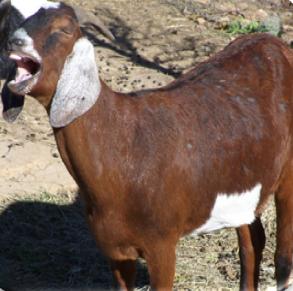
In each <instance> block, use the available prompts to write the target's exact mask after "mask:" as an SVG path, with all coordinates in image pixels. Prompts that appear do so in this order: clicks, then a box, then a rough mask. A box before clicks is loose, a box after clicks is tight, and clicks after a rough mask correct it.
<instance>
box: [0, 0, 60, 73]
mask: <svg viewBox="0 0 293 291" xmlns="http://www.w3.org/2000/svg"><path fill="white" fill-rule="evenodd" d="M54 5H56V4H55V3H54V2H51V1H47V0H38V1H36V0H26V1H23V0H2V1H1V2H0V39H1V43H0V54H1V55H0V78H1V79H6V78H7V75H8V72H10V71H11V67H12V66H13V64H14V62H13V61H11V60H9V58H7V57H6V56H5V53H6V48H7V41H8V38H9V35H10V34H11V33H12V32H14V31H15V30H16V29H17V28H18V27H19V25H20V24H21V23H22V22H23V21H24V20H25V19H26V18H28V17H29V16H31V15H33V14H34V13H36V12H37V11H38V10H39V9H40V8H41V7H54Z"/></svg>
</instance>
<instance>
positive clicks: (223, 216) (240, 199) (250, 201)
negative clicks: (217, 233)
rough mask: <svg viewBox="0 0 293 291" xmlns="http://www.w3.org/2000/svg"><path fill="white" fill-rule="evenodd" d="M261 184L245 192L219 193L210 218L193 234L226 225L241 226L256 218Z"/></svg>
mask: <svg viewBox="0 0 293 291" xmlns="http://www.w3.org/2000/svg"><path fill="white" fill-rule="evenodd" d="M260 191H261V185H260V184H257V185H256V186H255V187H254V188H252V189H251V190H249V191H246V192H243V193H233V194H229V195H226V194H222V193H221V194H218V196H217V199H216V202H215V204H214V207H213V210H212V212H211V215H210V218H209V219H208V220H207V221H206V222H205V223H204V224H203V225H202V226H200V227H199V228H198V229H196V230H195V231H194V232H193V234H199V233H207V232H211V231H214V230H217V229H221V228H225V227H239V226H240V225H243V224H250V223H252V222H253V221H254V219H255V214H254V212H255V209H256V207H257V204H258V202H259V198H260Z"/></svg>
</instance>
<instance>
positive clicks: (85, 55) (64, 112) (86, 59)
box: [50, 38, 101, 127]
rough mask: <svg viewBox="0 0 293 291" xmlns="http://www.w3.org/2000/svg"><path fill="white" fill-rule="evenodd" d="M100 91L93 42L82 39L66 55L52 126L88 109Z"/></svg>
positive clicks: (51, 116) (51, 111)
mask: <svg viewBox="0 0 293 291" xmlns="http://www.w3.org/2000/svg"><path fill="white" fill-rule="evenodd" d="M100 91H101V84H100V81H99V78H98V69H97V65H96V61H95V52H94V47H93V45H92V44H91V43H90V42H89V41H88V40H87V39H86V38H80V39H79V40H78V41H77V42H76V43H75V45H74V47H73V50H72V53H71V54H70V55H69V56H68V57H67V59H66V61H65V64H64V67H63V70H62V73H61V76H60V78H59V81H58V84H57V88H56V92H55V95H54V97H53V101H52V104H51V109H50V123H51V125H52V127H63V126H66V125H68V124H69V123H70V122H72V121H73V120H74V119H76V118H78V117H79V116H81V115H82V114H84V113H85V112H86V111H88V110H89V109H90V108H91V107H92V106H93V105H94V104H95V102H96V101H97V99H98V97H99V94H100Z"/></svg>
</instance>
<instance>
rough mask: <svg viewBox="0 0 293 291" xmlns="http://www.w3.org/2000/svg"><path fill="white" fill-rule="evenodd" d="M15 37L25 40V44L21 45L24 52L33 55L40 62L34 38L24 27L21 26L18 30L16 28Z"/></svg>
mask: <svg viewBox="0 0 293 291" xmlns="http://www.w3.org/2000/svg"><path fill="white" fill-rule="evenodd" d="M13 37H14V38H17V39H21V40H23V41H24V46H22V47H21V50H22V52H23V53H24V54H28V55H29V56H32V57H33V58H35V59H36V60H37V61H39V62H40V61H41V57H40V55H39V53H38V52H37V51H36V50H35V48H34V41H33V39H32V38H31V37H30V36H29V35H28V34H27V32H26V31H25V30H24V29H23V28H19V29H18V30H16V31H15V32H14V34H13Z"/></svg>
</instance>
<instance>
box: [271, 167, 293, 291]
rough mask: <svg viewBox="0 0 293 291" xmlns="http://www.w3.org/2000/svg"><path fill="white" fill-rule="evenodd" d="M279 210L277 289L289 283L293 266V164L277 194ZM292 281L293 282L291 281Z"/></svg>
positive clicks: (283, 287)
mask: <svg viewBox="0 0 293 291" xmlns="http://www.w3.org/2000/svg"><path fill="white" fill-rule="evenodd" d="M275 203H276V210H277V249H276V253H275V266H276V280H277V289H278V290H285V289H286V288H287V287H288V285H289V279H290V274H291V272H292V267H293V164H292V165H291V169H290V171H289V172H288V173H286V175H285V176H284V178H283V179H282V182H281V184H280V187H279V189H278V191H277V192H276V195H275ZM291 283H292V282H291Z"/></svg>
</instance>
